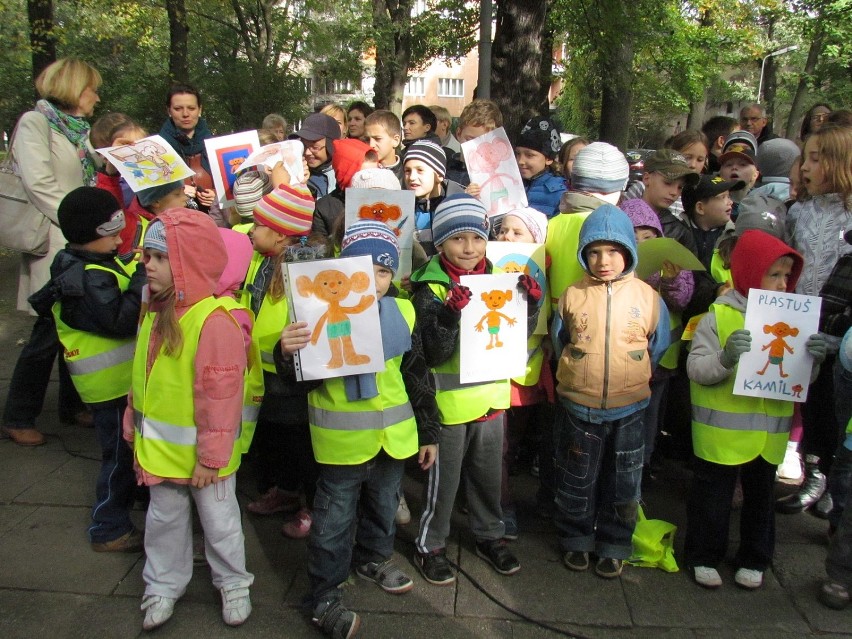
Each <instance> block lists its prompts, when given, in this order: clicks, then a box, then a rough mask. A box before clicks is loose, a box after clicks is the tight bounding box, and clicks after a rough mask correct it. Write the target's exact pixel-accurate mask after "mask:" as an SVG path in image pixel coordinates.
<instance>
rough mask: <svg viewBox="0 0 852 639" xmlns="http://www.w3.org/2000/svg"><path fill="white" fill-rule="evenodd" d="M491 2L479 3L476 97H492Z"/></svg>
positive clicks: (486, 0)
mask: <svg viewBox="0 0 852 639" xmlns="http://www.w3.org/2000/svg"><path fill="white" fill-rule="evenodd" d="M492 19H493V18H492V15H491V0H480V3H479V76H478V78H477V83H478V84H477V88H476V97H478V98H484V99H489V98H490V97H491V20H492Z"/></svg>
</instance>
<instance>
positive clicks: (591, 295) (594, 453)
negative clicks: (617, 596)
mask: <svg viewBox="0 0 852 639" xmlns="http://www.w3.org/2000/svg"><path fill="white" fill-rule="evenodd" d="M587 148H588V147H587ZM577 257H578V259H579V260H580V262H581V263H582V265H583V268H584V269H585V271H586V274H585V276H584V277H583V279H582V280H581V281H580V282H578V283H577V284H574V285H572V286H569V287H568V289H567V290H566V291H565V292H564V293H563V294H562V297H561V298H560V300H559V317H560V319H561V321H562V324H563V328H562V329H561V330H560V331H558V332H557V335H558V337H559V343H560V346H561V357H560V358H559V367H558V369H557V373H556V379H557V382H558V385H557V389H556V390H557V393H558V394H559V403H558V404H557V407H556V424H555V430H556V432H555V433H554V445H555V447H556V451H555V464H556V469H557V470H556V475H557V490H556V516H555V517H554V520H553V521H554V523H555V524H556V529H557V532H558V535H559V546H560V549H561V550H562V553H563V557H562V561H563V562H564V563H565V566H566V567H567V568H569V569H570V570H576V571H583V570H587V569H588V567H589V553H590V552H595V553H596V554H597V556H598V559H597V563H596V565H595V572H596V573H597V574H598V575H599V576H600V577H603V578H605V579H613V578H615V577H618V576H619V575H620V574H621V570H622V565H623V562H624V560H625V559H627V558H628V557H630V555H631V553H632V543H631V538H632V535H633V529H634V527H635V525H636V515H637V512H638V508H639V496H640V483H641V479H642V454H643V447H644V446H643V441H644V431H643V428H642V413H643V411H644V410H645V408H646V407H647V406H648V401H649V398H650V395H651V389H650V388H649V386H648V380H650V379H651V370H652V367H653V366H654V365H655V364H656V363H657V361H658V360H659V359H660V357H662V355H663V353H664V352H665V350H666V348H668V346H669V330H668V328H669V317H668V311H667V310H666V305H665V304H664V303H663V300H662V299H660V296H659V295H657V293H656V292H654V290H653V289H652V288H651V287H650V286H648V285H647V284H645V282H643V281H641V280H639V279H637V278H635V277H634V275H633V271H634V269H635V268H636V263H637V259H636V241H635V239H634V234H633V225H632V224H631V223H630V219H629V218H628V217H627V215H626V214H625V213H624V212H623V211H621V210H620V209H618V208H617V207H615V206H613V205H611V204H604V205H603V206H600V207H598V208H597V209H595V210H594V211H593V212H592V213H591V214H590V215H589V217H587V218H586V221H585V222H583V226H582V228H581V229H580V247H579V251H578V254H577Z"/></svg>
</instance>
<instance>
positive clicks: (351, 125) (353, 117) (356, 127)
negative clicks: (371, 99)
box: [346, 109, 366, 138]
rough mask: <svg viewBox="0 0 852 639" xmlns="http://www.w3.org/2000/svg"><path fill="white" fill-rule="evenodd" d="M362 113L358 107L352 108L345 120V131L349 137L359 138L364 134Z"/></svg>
mask: <svg viewBox="0 0 852 639" xmlns="http://www.w3.org/2000/svg"><path fill="white" fill-rule="evenodd" d="M365 119H366V118H365V117H364V114H363V113H361V112H360V111H359V110H358V109H352V110H351V111H350V112H349V116H348V118H347V120H346V124H347V128H346V130H347V132H348V133H349V137H350V138H360V137H363V136H364V120H365Z"/></svg>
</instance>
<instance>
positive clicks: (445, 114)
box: [429, 104, 453, 124]
mask: <svg viewBox="0 0 852 639" xmlns="http://www.w3.org/2000/svg"><path fill="white" fill-rule="evenodd" d="M429 110H430V111H431V112H432V113H434V114H435V117H436V118H437V119H438V122H449V123H450V124H452V123H453V116H451V115H450V112H449V111H448V110H447V109H446V108H444V107H442V106H440V105H438V104H436V105H434V106H430V107H429Z"/></svg>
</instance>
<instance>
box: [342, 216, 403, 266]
mask: <svg viewBox="0 0 852 639" xmlns="http://www.w3.org/2000/svg"><path fill="white" fill-rule="evenodd" d="M356 255H369V256H370V257H372V258H373V264H376V265H378V266H384V267H385V268H389V269H390V270H392V271H393V272H394V273H396V269H397V268H399V242H397V239H396V235H395V234H394V232H393V231H392V230H391V229H390V228H389V227H388V225H387V224H385V223H384V222H379V221H376V220H359V221H357V222H355V223H353V224H352V226H350V227H349V228H348V229H346V232H345V233H344V234H343V241H342V242H341V244H340V257H354V256H356Z"/></svg>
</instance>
